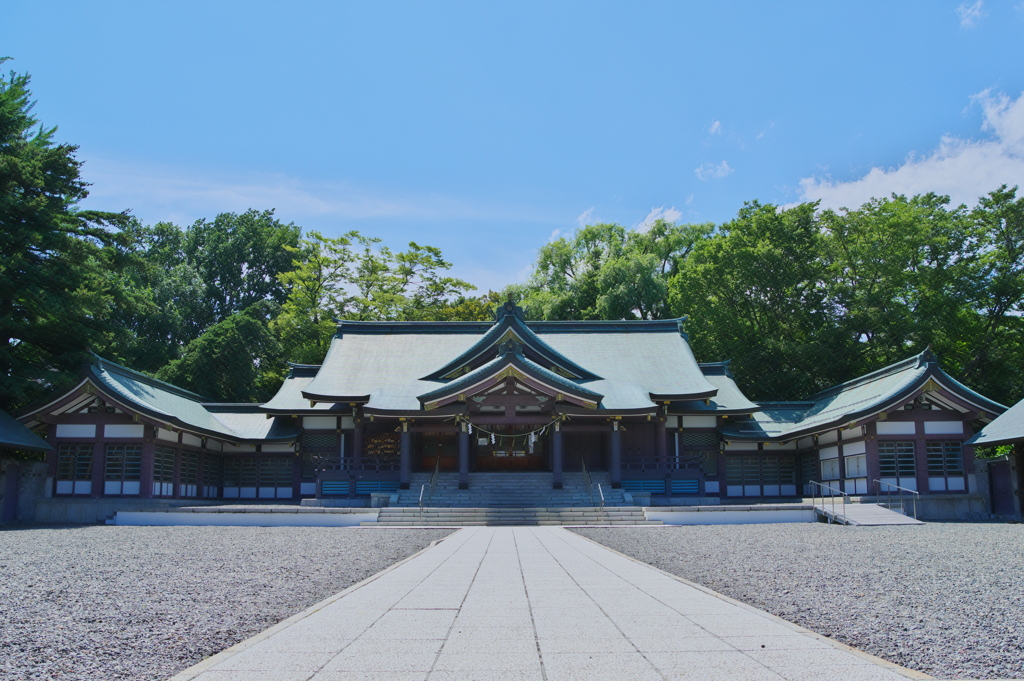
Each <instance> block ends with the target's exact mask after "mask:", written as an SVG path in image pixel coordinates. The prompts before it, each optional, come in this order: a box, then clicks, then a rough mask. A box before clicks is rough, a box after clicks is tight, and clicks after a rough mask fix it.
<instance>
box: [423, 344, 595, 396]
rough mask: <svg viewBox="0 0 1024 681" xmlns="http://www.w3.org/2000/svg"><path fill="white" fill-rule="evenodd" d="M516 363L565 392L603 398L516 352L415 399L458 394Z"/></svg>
mask: <svg viewBox="0 0 1024 681" xmlns="http://www.w3.org/2000/svg"><path fill="white" fill-rule="evenodd" d="M517 363H518V364H521V365H522V368H524V369H527V370H528V371H529V372H532V373H535V374H537V375H538V376H539V377H541V378H543V379H544V381H545V382H547V383H554V384H555V385H556V386H559V387H562V388H564V389H565V391H566V392H571V393H573V394H575V395H586V396H588V397H591V398H595V400H596V401H597V402H600V401H601V399H602V398H603V397H604V395H602V394H601V393H599V392H596V391H594V390H591V389H590V388H587V387H585V386H582V385H580V384H579V383H576V382H574V381H571V380H569V379H567V378H565V377H564V376H559V375H558V374H556V373H555V372H553V371H551V370H549V369H545V368H544V367H542V366H541V365H539V364H537V363H536V362H534V361H533V360H530V359H528V358H527V357H525V356H523V355H522V354H521V353H520V352H518V351H517V352H515V353H512V352H503V353H501V354H500V355H498V356H497V357H495V358H494V359H492V360H491V361H489V362H487V363H486V364H483V365H481V366H479V367H477V368H476V369H474V370H473V371H471V372H469V373H468V374H465V375H463V376H459V377H458V378H456V379H455V380H453V381H451V382H449V383H445V384H444V385H441V386H439V387H437V388H435V389H433V390H430V391H428V392H425V393H423V394H421V395H418V396H417V399H419V400H420V401H421V402H428V401H430V400H432V399H435V398H437V397H440V396H443V395H450V394H452V393H455V392H459V390H460V389H461V388H464V387H467V386H471V385H474V384H475V383H476V382H478V381H480V380H481V379H482V378H484V377H486V376H489V375H491V374H493V373H495V370H496V369H497V368H498V367H499V366H505V365H512V366H515V365H516V364H517Z"/></svg>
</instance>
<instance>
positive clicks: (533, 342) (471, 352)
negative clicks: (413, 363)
mask: <svg viewBox="0 0 1024 681" xmlns="http://www.w3.org/2000/svg"><path fill="white" fill-rule="evenodd" d="M506 305H508V304H506ZM516 309H517V310H518V308H516ZM499 310H501V308H499ZM499 314H501V313H500V312H499ZM509 331H512V332H513V333H515V334H516V336H517V337H518V338H519V339H520V340H521V341H522V342H523V343H524V344H525V345H527V346H528V347H530V348H531V349H533V350H534V351H536V352H537V353H538V354H539V355H542V356H544V357H545V359H550V360H551V361H552V362H554V363H555V364H556V365H558V366H560V367H561V368H563V369H565V370H566V371H568V372H570V373H573V374H576V375H577V376H578V377H579V378H582V379H589V380H596V379H599V378H601V377H600V376H597V375H596V374H594V373H593V372H591V371H588V370H587V369H585V368H584V367H582V366H580V365H579V364H577V363H576V362H574V361H572V360H571V359H569V358H568V357H566V356H565V355H563V354H562V353H560V352H559V351H558V350H555V349H554V348H553V347H551V346H550V345H548V343H547V342H546V341H545V340H544V339H542V338H541V337H540V336H539V335H537V333H536V332H535V331H534V330H533V329H531V328H530V327H529V325H528V324H526V322H525V321H523V319H522V317H521V316H520V315H519V314H517V313H515V312H509V313H506V314H503V315H501V317H500V318H499V320H498V321H496V322H495V323H494V325H493V326H491V328H490V329H488V330H487V333H485V334H484V335H483V336H481V337H480V339H479V340H477V342H476V343H473V345H471V346H470V347H469V348H468V349H467V350H466V351H465V352H463V353H461V354H460V355H458V356H457V357H455V358H453V359H452V360H450V361H449V362H448V363H446V364H445V365H444V366H442V367H441V368H440V369H436V370H434V371H432V372H431V373H429V374H427V375H426V376H424V377H423V378H422V379H421V380H424V381H438V380H443V379H444V377H445V376H447V375H449V374H451V373H452V372H453V371H456V370H458V369H459V368H461V367H463V366H465V365H466V364H469V363H470V362H472V361H474V360H476V359H478V358H479V357H480V356H481V355H482V354H484V353H485V352H487V350H489V349H490V348H492V347H494V346H495V345H496V344H497V343H498V342H499V341H501V339H502V338H503V337H504V336H505V334H506V333H508V332H509Z"/></svg>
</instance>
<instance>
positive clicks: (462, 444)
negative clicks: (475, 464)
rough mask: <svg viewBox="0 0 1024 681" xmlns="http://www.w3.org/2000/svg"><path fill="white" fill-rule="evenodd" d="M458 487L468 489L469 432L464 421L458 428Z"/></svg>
mask: <svg viewBox="0 0 1024 681" xmlns="http://www.w3.org/2000/svg"><path fill="white" fill-rule="evenodd" d="M459 489H469V433H468V432H466V424H465V423H463V424H461V425H460V428H459Z"/></svg>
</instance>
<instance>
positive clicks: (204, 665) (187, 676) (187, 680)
mask: <svg viewBox="0 0 1024 681" xmlns="http://www.w3.org/2000/svg"><path fill="white" fill-rule="evenodd" d="M382 529H383V528H382ZM400 529H402V528H400ZM415 529H427V528H415ZM435 529H441V528H435ZM443 529H448V530H450V529H455V532H452V534H451V535H449V536H448V537H444V538H443V539H435V540H434V541H432V542H430V544H428V545H427V546H425V547H424V548H422V549H420V550H419V551H417V552H416V553H414V554H412V555H411V556H407V557H405V558H403V559H402V560H400V561H398V562H397V563H393V564H392V565H390V566H388V567H386V568H384V569H383V570H381V571H380V572H378V573H377V574H374V575H370V576H369V577H367V578H366V579H364V580H362V581H359V582H356V583H355V584H353V585H352V586H350V587H347V588H346V589H343V590H342V591H339V592H338V593H336V594H334V595H333V596H328V597H327V598H325V599H324V600H322V601H320V602H319V603H316V604H314V605H311V606H309V607H308V608H306V609H305V610H303V611H302V612H300V613H297V614H295V615H292V616H291V617H289V618H288V619H285V620H281V621H280V622H278V623H277V624H275V625H274V626H272V627H270V628H269V629H264V630H263V631H261V632H260V633H258V634H256V635H255V636H250V637H249V638H247V639H245V640H244V641H239V642H238V643H236V644H235V645H233V646H231V647H230V648H225V649H224V650H222V651H220V652H219V653H216V654H214V655H211V656H210V657H208V658H206V659H205V660H203V661H202V662H199V663H197V664H194V665H192V666H191V667H189V668H188V669H185V670H184V671H181V672H178V673H177V674H175V675H174V676H172V677H170V678H169V679H167V681H192V679H194V678H195V677H197V676H199V675H200V674H202V673H203V672H205V671H206V670H208V669H210V668H211V667H214V666H216V665H218V664H220V663H221V662H223V661H224V660H227V659H229V658H231V657H234V656H235V655H237V654H238V653H240V652H242V651H243V650H248V649H249V648H251V647H253V646H254V645H256V644H257V643H260V642H262V641H264V640H266V639H268V638H270V637H271V636H273V635H274V634H276V633H278V632H280V631H283V630H285V629H287V628H288V627H290V626H291V625H293V624H295V623H296V622H299V621H301V620H303V619H305V618H307V617H309V616H310V615H312V614H314V613H317V612H319V611H320V610H323V609H324V608H325V607H327V606H328V605H330V604H331V603H334V602H335V601H337V600H338V599H339V598H342V597H343V596H345V595H346V594H348V593H350V592H352V591H355V590H356V589H360V588H362V587H364V586H366V585H367V584H369V583H370V582H373V581H375V580H376V579H377V578H379V577H382V576H383V575H386V574H387V573H389V572H391V571H392V570H394V569H396V568H398V567H399V566H401V565H404V564H405V563H408V562H409V561H410V560H413V559H414V558H417V557H419V555H420V554H421V553H425V552H427V551H429V550H430V549H432V548H434V547H435V546H437V545H438V544H440V543H441V542H443V541H444V540H445V539H448V538H449V537H451V536H454V535H455V534H456V533H457V532H458V530H459V529H460V528H450V527H447V528H443Z"/></svg>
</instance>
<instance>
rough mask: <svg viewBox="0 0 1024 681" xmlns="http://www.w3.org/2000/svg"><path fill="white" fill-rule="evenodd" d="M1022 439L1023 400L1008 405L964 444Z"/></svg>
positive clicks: (1007, 442)
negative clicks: (997, 416) (1010, 405)
mask: <svg viewBox="0 0 1024 681" xmlns="http://www.w3.org/2000/svg"><path fill="white" fill-rule="evenodd" d="M1021 441H1024V400H1021V401H1020V402H1018V403H1017V404H1015V405H1013V406H1012V407H1010V408H1009V409H1008V410H1007V411H1005V412H1004V413H1003V414H1002V415H1001V416H999V418H997V419H996V420H995V421H993V422H992V423H990V424H988V425H987V426H985V427H984V428H983V429H982V430H981V432H980V433H978V434H977V435H975V436H974V437H972V438H971V439H970V440H968V441H967V442H966V443H965V444H969V445H977V446H979V447H988V446H991V445H1005V444H1009V443H1011V442H1021Z"/></svg>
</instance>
